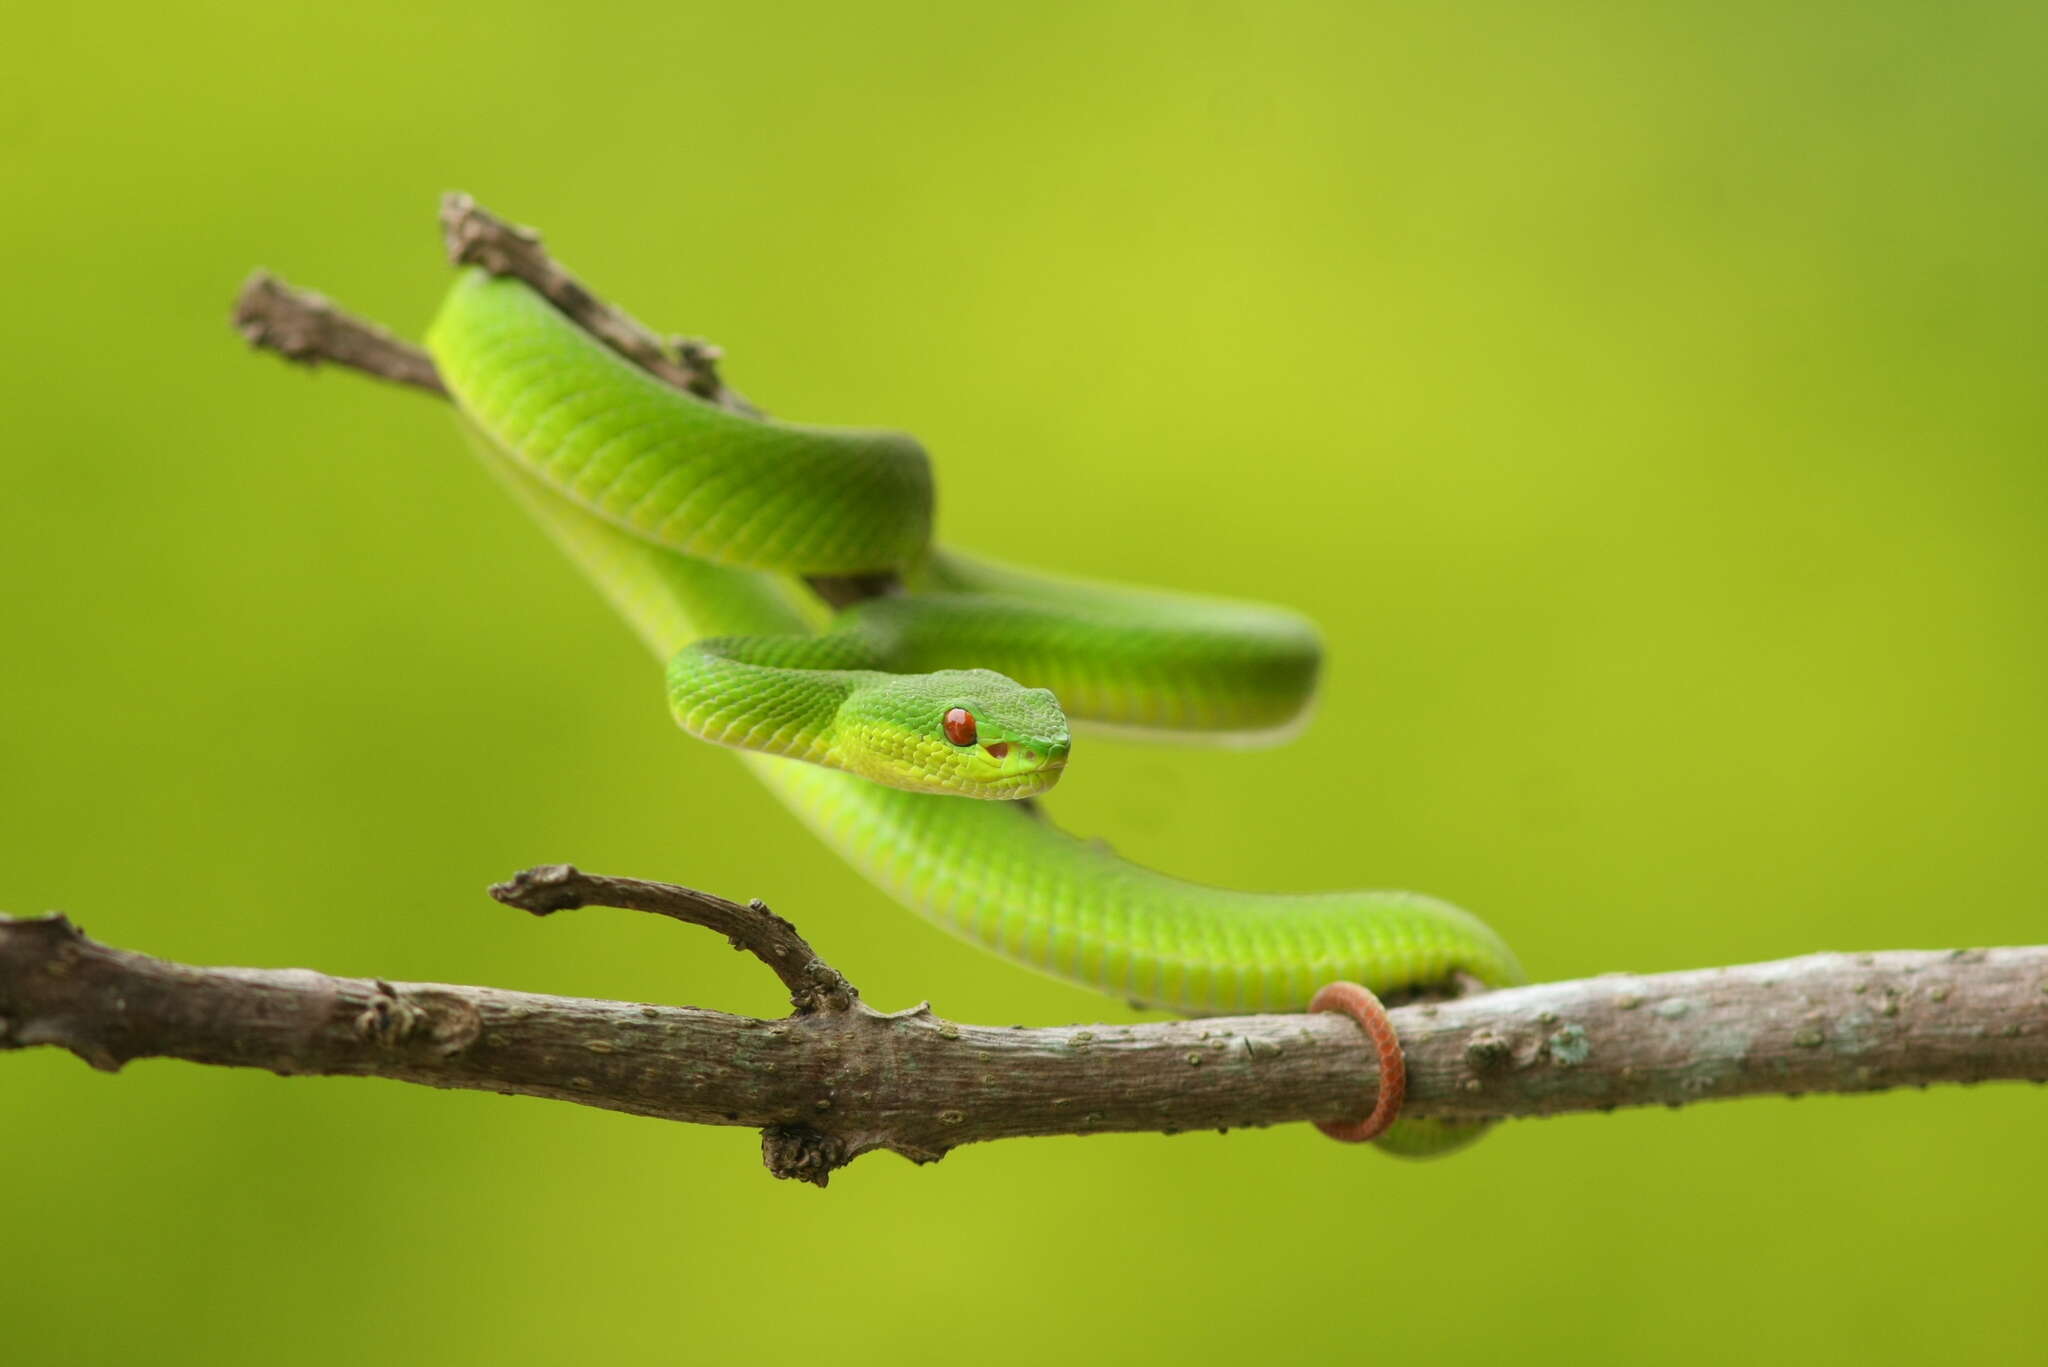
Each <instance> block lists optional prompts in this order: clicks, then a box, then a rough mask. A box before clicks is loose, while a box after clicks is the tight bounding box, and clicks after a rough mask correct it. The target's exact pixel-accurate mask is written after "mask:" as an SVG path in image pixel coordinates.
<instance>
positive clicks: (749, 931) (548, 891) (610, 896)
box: [491, 864, 860, 1015]
mask: <svg viewBox="0 0 2048 1367" xmlns="http://www.w3.org/2000/svg"><path fill="white" fill-rule="evenodd" d="M491 896H493V897H495V898H497V899H498V900H499V901H500V902H503V903H504V904H505V905H506V906H508V907H518V908H519V909H520V910H522V911H530V912H532V913H533V914H534V915H535V916H551V915H553V914H554V913H555V912H558V911H572V910H574V909H575V908H577V907H620V908H623V909H624V910H627V911H650V912H653V913H654V914H655V915H657V916H668V917H672V918H674V919H675V920H678V921H682V922H685V923H686V924H689V925H693V926H703V927H704V928H705V929H706V930H715V931H717V932H718V933H719V934H720V935H723V936H725V938H726V939H727V940H729V941H731V943H732V947H733V948H734V949H744V950H746V951H747V952H748V953H749V954H752V955H753V956H754V957H755V958H757V959H759V960H760V961H761V962H762V963H764V964H766V965H768V967H769V969H770V971H772V972H773V973H774V974H775V976H776V977H778V978H780V979H782V985H783V986H784V987H786V988H788V989H789V1004H790V1005H791V1006H793V1007H795V1008H796V1010H797V1013H798V1014H799V1015H808V1014H809V1013H810V1012H812V1011H844V1010H846V1009H847V1008H849V1007H851V1006H852V1005H853V1004H854V1002H856V1001H858V1000H859V999H860V993H858V992H856V991H855V990H854V987H853V984H852V983H850V982H848V981H847V980H846V977H845V975H844V974H842V973H841V972H840V971H839V970H838V969H836V968H834V967H832V965H830V964H828V963H826V962H825V961H824V960H823V959H821V958H819V957H818V954H817V951H816V950H814V949H812V948H811V947H810V945H809V944H808V943H807V942H806V941H805V940H804V937H803V936H801V935H799V934H797V933H796V927H795V926H793V925H791V924H790V923H789V922H787V921H785V920H783V919H782V918H781V917H780V916H777V915H776V914H775V913H774V912H772V911H770V910H768V904H767V903H766V902H763V901H761V900H760V899H759V898H755V899H754V900H753V901H751V902H749V903H747V904H746V905H745V906H741V905H740V904H739V903H738V902H728V901H726V900H725V899H724V898H723V897H714V896H712V895H711V894H710V893H708V892H699V891H697V889H695V888H685V887H680V886H678V885H677V884H674V883H652V882H649V881H648V880H646V879H644V878H609V877H606V876H604V875H603V874H594V873H585V872H583V871H582V870H581V869H579V868H577V867H576V866H575V865H573V864H542V865H540V866H539V867H538V868H531V869H527V870H525V871H523V872H521V873H516V874H514V875H513V876H512V877H511V878H510V879H508V880H507V881H505V882H503V883H496V884H493V885H492V887H491Z"/></svg>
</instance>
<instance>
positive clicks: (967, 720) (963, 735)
mask: <svg viewBox="0 0 2048 1367" xmlns="http://www.w3.org/2000/svg"><path fill="white" fill-rule="evenodd" d="M943 725H944V726H945V728H946V739H947V740H949V741H952V742H953V744H955V745H972V744H974V734H975V733H974V714H973V713H972V712H969V711H968V710H967V709H966V708H964V707H956V708H954V709H952V710H951V711H950V712H948V713H946V720H945V722H944V723H943Z"/></svg>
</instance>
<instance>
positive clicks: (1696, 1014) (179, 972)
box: [0, 873, 2048, 1185]
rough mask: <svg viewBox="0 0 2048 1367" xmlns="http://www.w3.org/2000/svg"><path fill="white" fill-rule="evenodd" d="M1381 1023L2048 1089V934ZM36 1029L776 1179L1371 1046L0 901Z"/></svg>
mask: <svg viewBox="0 0 2048 1367" xmlns="http://www.w3.org/2000/svg"><path fill="white" fill-rule="evenodd" d="M516 881H517V880H515V882H516ZM526 887H527V891H525V892H523V893H517V894H514V897H515V900H516V901H518V903H519V904H520V905H527V904H529V903H531V904H533V905H537V906H539V907H542V908H552V907H554V906H557V905H562V904H564V903H563V902H562V901H561V900H559V899H564V898H566V899H567V900H568V901H569V902H581V901H586V900H600V901H606V902H612V901H617V902H619V903H622V904H625V905H633V906H643V905H644V906H648V907H650V908H651V909H655V910H660V911H663V912H665V913H667V914H673V915H677V917H678V919H681V920H685V921H689V922H691V923H694V924H699V925H705V926H708V927H710V928H711V929H713V930H715V931H718V932H720V933H724V934H732V933H734V932H733V931H732V930H730V929H728V927H729V926H737V927H738V933H739V934H741V936H742V937H743V938H745V939H746V940H747V941H748V943H749V946H750V947H753V945H755V944H757V943H768V942H771V941H780V940H784V937H786V941H784V942H786V943H787V944H789V945H790V946H792V947H794V946H803V942H802V940H801V939H800V938H798V937H797V936H796V933H795V931H794V930H793V929H790V928H789V927H788V926H787V925H786V923H784V922H782V921H781V920H780V918H776V917H774V916H773V915H772V913H768V912H767V911H766V910H765V909H762V910H758V911H757V910H755V909H754V908H752V907H747V906H741V905H739V904H737V903H732V902H726V901H724V900H723V899H719V898H714V897H710V896H708V895H707V894H704V893H698V892H693V891H691V890H689V889H684V888H668V887H664V886H663V885H659V884H645V883H640V882H638V881H637V880H630V879H617V880H614V879H603V878H594V877H588V876H585V875H580V874H571V875H565V876H562V877H561V878H559V879H557V878H556V877H555V875H553V874H550V873H541V874H540V875H539V876H535V875H533V874H529V875H527V876H526ZM501 895H502V894H501ZM707 908H715V909H716V910H715V911H707V910H706V909H707ZM756 952H757V953H759V950H758V949H757V950H756ZM808 952H809V951H808V946H803V948H802V949H795V948H792V949H791V952H790V954H789V955H788V956H787V957H785V958H784V959H778V958H776V957H773V956H772V954H764V955H762V958H763V961H764V962H766V963H768V964H769V966H770V967H771V968H774V969H775V970H776V972H777V976H778V977H780V978H781V979H782V981H783V982H784V983H786V984H787V983H789V982H790V981H791V977H790V974H789V973H787V972H785V971H784V969H783V967H782V964H783V963H784V962H787V959H788V958H793V957H795V956H796V955H798V954H803V953H808ZM815 959H816V956H815V955H812V956H811V960H812V961H815ZM827 971H828V972H829V970H827ZM1392 1015H1393V1020H1394V1023H1395V1026H1396V1028H1397V1029H1398V1030H1399V1032H1400V1036H1401V1040H1402V1045H1403V1050H1404V1053H1405V1054H1406V1057H1407V1060H1408V1102H1407V1107H1406V1110H1405V1112H1404V1114H1410V1115H1430V1116H1440V1117H1446V1118H1451V1119H1462V1120H1474V1119H1480V1118H1491V1117H1503V1116H1536V1115H1555V1114H1560V1113H1563V1112H1569V1111H1587V1110H1611V1109H1613V1108H1615V1107H1620V1106H1649V1105H1664V1106H1679V1105H1683V1104H1685V1103H1687V1102H1691V1101H1700V1100H1708V1099H1718V1098H1728V1097H1740V1096H1755V1095H1761V1094H1766V1093H1779V1094H1788V1095H1797V1094H1800V1093H1804V1092H1863V1091H1881V1090H1884V1089H1886V1088H1889V1087H1898V1086H1908V1085H1912V1086H1926V1085H1928V1084H1931V1083H1950V1082H1982V1081H1990V1080H1993V1079H2016V1080H2017V1079H2027V1080H2033V1081H2037V1082H2038V1081H2042V1080H2044V1079H2048V946H2040V947H2034V948H2024V949H1988V950H1937V951H1910V950H1902V951H1893V952H1888V953H1882V954H1860V955H1848V954H1820V955H1812V956H1809V957H1807V958H1802V959H1787V960H1783V961H1780V962H1777V963H1766V964H1749V965H1744V966H1741V967H1735V968H1716V969H1703V970H1697V971H1693V972H1685V973H1664V974H1657V975H1654V976H1643V977H1637V976H1632V975H1611V976H1608V977H1601V978H1591V979H1585V980H1581V981H1576V982H1555V983H1544V984H1539V985H1537V986H1533V987H1522V988H1513V989H1509V990H1506V991H1501V992H1491V993H1486V994H1483V995H1480V996H1475V997H1465V998H1460V999H1458V1000H1456V1001H1449V1002H1441V1003H1437V1004H1434V1005H1417V1006H1405V1007H1398V1008H1396V1009H1395V1010H1394V1011H1393V1013H1392ZM35 1045H53V1046H57V1047H60V1048H65V1049H69V1050H70V1051H72V1052H73V1053H75V1054H77V1055H78V1056H79V1057H80V1058H83V1059H85V1060H86V1061H87V1062H88V1063H91V1064H92V1065H93V1066H94V1067H96V1068H102V1069H108V1070H113V1069H117V1068H119V1067H120V1066H121V1065H122V1064H124V1063H126V1062H127V1061H128V1060H130V1059H135V1058H146V1057H164V1058H180V1059H186V1060H189V1061H191V1062H195V1063H209V1064H219V1065H226V1066H230V1067H255V1068H266V1069H269V1070H271V1071H273V1072H277V1073H281V1074H286V1075H293V1074H349V1075H356V1076H375V1077H385V1078H391V1079H395V1080H398V1081H403V1082H414V1083H423V1084H426V1085H429V1086H435V1087H459V1088H471V1089H478V1090H486V1091H496V1092H511V1093H518V1094H521V1095H526V1096H539V1097H548V1098H552V1099H554V1100H559V1101H573V1102H576V1103H577V1104H579V1105H586V1106H598V1107H603V1108H605V1109H608V1110H614V1111H625V1112H629V1113H631V1114H634V1115H645V1116H654V1117H659V1118H662V1119H667V1120H678V1121H686V1122H690V1123H695V1124H705V1125H745V1126H751V1127H755V1128H759V1129H761V1130H762V1131H763V1153H764V1155H765V1157H766V1159H767V1161H768V1164H769V1166H770V1168H771V1170H772V1171H774V1172H775V1173H776V1174H777V1175H778V1176H783V1177H801V1178H803V1179H805V1180H808V1181H814V1182H818V1183H819V1184H820V1185H822V1184H823V1181H824V1179H825V1178H826V1177H827V1176H829V1174H830V1173H831V1172H832V1171H833V1170H834V1169H836V1168H838V1167H840V1166H843V1165H844V1164H845V1163H847V1162H849V1161H851V1160H852V1159H853V1158H855V1157H857V1156H858V1155H860V1154H863V1153H867V1152H871V1151H873V1150H876V1149H888V1150H893V1151H894V1152H897V1153H900V1154H903V1155H905V1156H906V1157H910V1158H913V1159H916V1160H918V1161H921V1162H925V1161H930V1160H932V1159H935V1158H938V1157H941V1156H943V1155H944V1154H945V1153H946V1152H947V1151H948V1150H950V1149H953V1148H957V1147H959V1146H960V1145H962V1144H969V1143H974V1142H978V1141H982V1140H990V1139H1005V1138H1020V1137H1027V1136H1034V1135H1052V1134H1099V1133H1105V1132H1110V1131H1143V1130H1152V1131H1163V1132H1168V1133H1171V1132H1175V1131H1182V1130H1195V1129H1219V1128H1235V1127H1238V1126H1248V1125H1275V1124H1284V1123H1289V1122H1295V1121H1303V1120H1327V1119H1332V1118H1335V1115H1343V1114H1363V1113H1364V1112H1365V1110H1367V1109H1368V1108H1369V1107H1370V1105H1371V1103H1372V1099H1373V1089H1374V1087H1375V1085H1376V1082H1377V1062H1376V1056H1375V1052H1374V1050H1373V1048H1372V1046H1371V1044H1370V1043H1369V1042H1368V1041H1367V1040H1366V1037H1365V1036H1364V1034H1363V1033H1362V1032H1361V1031H1360V1030H1359V1029H1358V1027H1357V1026H1356V1025H1355V1024H1354V1023H1352V1022H1351V1021H1350V1020H1349V1019H1348V1018H1347V1017H1343V1016H1338V1015H1318V1016H1302V1015H1264V1016H1236V1017H1217V1018H1210V1019H1201V1020H1177V1021H1165V1022H1155V1023H1148V1024H1137V1025H1084V1026H1065V1027H1057V1028H1045V1029H1025V1028H1022V1027H1016V1026H1012V1027H996V1026H981V1025H966V1024H959V1023H956V1022H953V1021H949V1020H946V1019H945V1018H943V1017H940V1016H938V1015H935V1014H933V1013H932V1011H931V1010H930V1008H929V1007H919V1008H916V1009H913V1010H911V1011H906V1012H898V1013H894V1014H883V1013H881V1012H877V1011H875V1010H873V1009H872V1008H870V1007H868V1006H866V1005H865V1004H863V1003H861V1002H860V1001H858V1000H856V999H854V998H853V997H852V995H851V992H850V990H849V991H848V994H847V997H846V1000H845V1004H844V1005H843V1006H841V1007H840V1008H839V1009H834V1010H812V1011H809V1012H808V1013H806V1012H802V1011H800V1012H799V1013H798V1014H795V1015H792V1016H790V1017H787V1018H785V1019H784V1020H781V1021H768V1020H757V1019H751V1018H748V1017H743V1016H732V1015H727V1014H725V1013H723V1012H719V1011H711V1010H705V1009H702V1008H697V1007H685V1006H649V1005H641V1004H637V1003H630V1002H613V1001H594V1000H588V999H582V998H571V997H551V996H541V995H537V994H533V993H524V992H508V991H504V990H502V989H498V988H490V987H460V986H451V985H447V984H440V983H393V982H385V981H382V980H378V979H365V978H337V977H329V976H327V975H325V974H320V973H313V972H308V971H306V970H303V969H284V970H266V969H247V968H193V967H188V966H186V965H182V964H175V963H169V962H166V961H164V960H161V959H155V958H151V957H149V956H147V955H143V954H135V953H130V952H128V951H125V950H119V949H113V948H109V947H108V946H105V945H101V944H98V943H96V942H94V941H92V940H90V939H87V938H86V937H85V935H84V934H83V933H82V932H80V931H79V930H78V929H77V928H76V927H74V926H73V925H72V924H71V923H70V922H68V921H66V920H65V919H64V918H62V917H45V918H39V919H33V920H19V921H16V920H9V919H7V918H4V917H0V1050H4V1049H9V1048H26V1047H30V1046H35ZM1333 1113H1335V1115H1333Z"/></svg>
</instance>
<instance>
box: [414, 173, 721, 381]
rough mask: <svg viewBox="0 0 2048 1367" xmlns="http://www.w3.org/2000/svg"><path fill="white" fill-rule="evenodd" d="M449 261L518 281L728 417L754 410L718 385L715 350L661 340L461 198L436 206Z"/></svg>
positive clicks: (695, 342)
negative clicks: (731, 413)
mask: <svg viewBox="0 0 2048 1367" xmlns="http://www.w3.org/2000/svg"><path fill="white" fill-rule="evenodd" d="M441 231H442V236H443V239H444V241H446V243H447V245H448V259H449V260H450V261H453V262H454V263H455V264H456V265H458V266H481V267H483V268H484V269H485V270H487V271H489V272H490V273H491V274H492V275H509V276H513V277H516V278H517V279H520V280H524V281H525V282H526V283H527V284H529V285H531V286H533V288H534V289H536V290H538V291H539V292H540V294H541V295H542V296H543V297H544V298H546V299H547V300H548V302H550V303H552V304H553V305H554V306H555V307H556V308H558V309H560V310H561V311H562V312H563V313H564V314H566V315H568V316H569V317H570V318H571V319H573V320H574V321H575V322H577V323H578V324H580V325H581V326H582V327H583V329H584V330H585V331H587V332H589V333H590V334H591V335H592V336H593V337H596V338H597V339H598V340H599V341H601V342H603V343H604V344H605V345H606V346H608V347H610V348H611V349H612V350H614V351H616V352H618V353H619V354H620V355H621V356H624V357H625V358H626V359H627V360H629V361H632V362H634V363H635V364H636V365H639V366H640V367H642V368H643V369H645V370H646V371H648V372H649V373H650V374H653V375H656V376H659V377H660V378H661V379H664V380H667V381H668V382H669V383H670V384H672V385H674V386H676V387H677V388H678V389H683V390H687V391H688V392H689V393H692V394H695V395H696V396H697V397H698V398H700V399H705V400H708V401H710V402H712V403H715V404H718V405H720V406H721V407H724V408H730V409H732V410H734V411H735V412H739V413H746V414H749V415H757V410H755V408H754V407H753V406H752V405H751V404H749V403H748V402H747V401H746V400H745V399H743V398H741V397H740V396H739V395H738V394H736V393H734V392H733V391H732V390H731V389H728V388H727V387H726V386H725V384H724V382H723V381H721V380H720V379H719V378H718V357H719V351H718V348H717V347H715V346H713V345H712V344H711V343H709V342H706V341H704V340H703V339H701V338H695V337H672V338H669V339H667V340H663V339H662V338H660V337H657V336H656V335H655V334H654V333H653V332H651V331H650V330H649V329H648V328H646V327H645V326H643V325H642V324H641V323H640V322H639V321H638V320H637V319H635V318H634V317H633V316H632V315H631V314H629V313H627V312H626V311H625V310H624V309H621V308H619V307H617V306H616V305H613V304H608V303H606V302H605V301H604V300H602V299H600V298H598V297H597V296H596V295H595V294H593V293H591V292H590V290H589V289H587V288H586V287H585V286H584V284H583V282H582V281H580V280H578V279H577V278H576V277H575V276H573V275H571V274H570V273H569V272H568V271H567V270H565V269H564V268H563V267H562V265H561V263H560V262H558V261H556V260H555V259H554V258H553V257H552V256H550V255H548V253H547V251H546V250H545V249H543V248H542V246H541V241H540V234H539V233H537V232H535V231H534V230H533V229H532V228H526V227H521V226H519V225H518V224H514V223H507V222H506V221H505V220H504V219H502V218H499V217H498V216H497V215H496V214H493V213H492V212H491V211H490V210H488V209H486V208H484V207H483V206H482V205H481V204H478V203H477V202H476V201H475V200H474V199H472V198H470V197H469V196H468V195H466V194H463V193H462V192H461V191H460V190H456V191H451V192H450V193H448V194H447V195H444V196H442V199H441Z"/></svg>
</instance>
